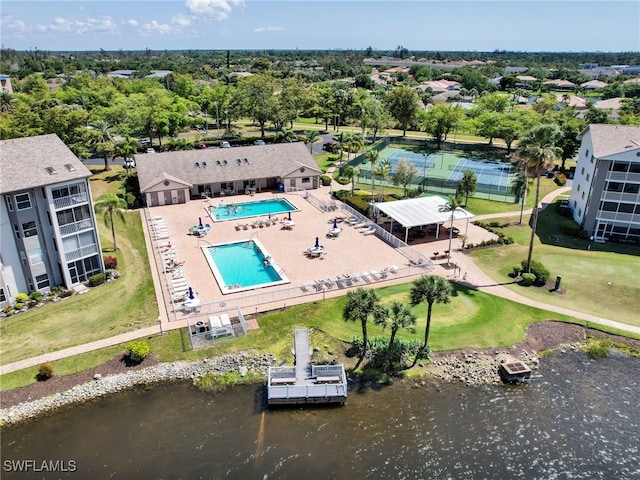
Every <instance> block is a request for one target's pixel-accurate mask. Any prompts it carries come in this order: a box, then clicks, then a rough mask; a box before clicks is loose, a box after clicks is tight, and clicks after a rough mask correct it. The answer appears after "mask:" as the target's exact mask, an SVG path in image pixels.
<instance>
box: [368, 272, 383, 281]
mask: <svg viewBox="0 0 640 480" xmlns="http://www.w3.org/2000/svg"><path fill="white" fill-rule="evenodd" d="M369 275H371V277H372V278H373V279H375V280H379V279H380V278H381V275H380V272H378V271H377V270H371V271H370V272H369Z"/></svg>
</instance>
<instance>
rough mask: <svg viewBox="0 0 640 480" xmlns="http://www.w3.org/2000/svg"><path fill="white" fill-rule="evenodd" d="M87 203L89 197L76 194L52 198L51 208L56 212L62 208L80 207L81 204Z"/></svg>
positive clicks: (84, 194)
mask: <svg viewBox="0 0 640 480" xmlns="http://www.w3.org/2000/svg"><path fill="white" fill-rule="evenodd" d="M88 201H89V195H87V194H86V193H84V192H83V193H77V194H75V195H70V196H68V197H61V198H54V199H53V206H54V207H55V208H56V210H60V209H63V208H69V207H75V206H76V205H80V204H81V203H87V202H88Z"/></svg>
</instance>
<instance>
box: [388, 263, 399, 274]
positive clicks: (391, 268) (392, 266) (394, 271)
mask: <svg viewBox="0 0 640 480" xmlns="http://www.w3.org/2000/svg"><path fill="white" fill-rule="evenodd" d="M389 271H390V272H391V273H398V266H397V265H391V266H390V267H389Z"/></svg>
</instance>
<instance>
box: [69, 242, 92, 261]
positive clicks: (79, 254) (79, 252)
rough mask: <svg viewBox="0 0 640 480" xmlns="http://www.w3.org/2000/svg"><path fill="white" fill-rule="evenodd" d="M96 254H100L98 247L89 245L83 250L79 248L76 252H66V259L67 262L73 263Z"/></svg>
mask: <svg viewBox="0 0 640 480" xmlns="http://www.w3.org/2000/svg"><path fill="white" fill-rule="evenodd" d="M95 253H98V245H96V244H95V243H94V244H92V245H87V246H85V247H82V248H77V249H75V250H71V251H69V252H65V253H64V258H65V260H66V261H67V262H71V261H73V260H77V259H79V258H82V257H88V256H89V255H93V254H95Z"/></svg>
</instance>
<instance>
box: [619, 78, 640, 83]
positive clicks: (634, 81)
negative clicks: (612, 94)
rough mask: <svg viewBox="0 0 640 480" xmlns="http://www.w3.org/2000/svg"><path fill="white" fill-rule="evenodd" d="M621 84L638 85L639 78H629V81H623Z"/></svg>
mask: <svg viewBox="0 0 640 480" xmlns="http://www.w3.org/2000/svg"><path fill="white" fill-rule="evenodd" d="M622 83H640V77H635V78H630V79H629V80H625V81H624V82H622Z"/></svg>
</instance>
